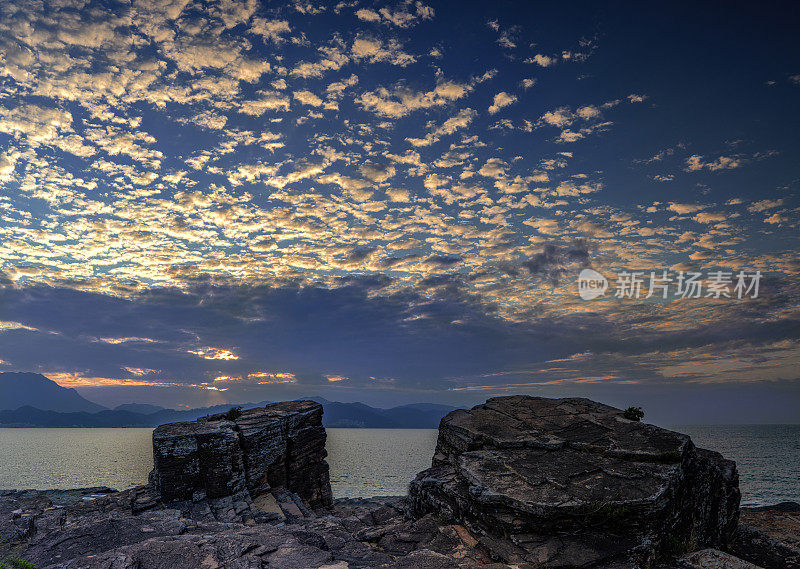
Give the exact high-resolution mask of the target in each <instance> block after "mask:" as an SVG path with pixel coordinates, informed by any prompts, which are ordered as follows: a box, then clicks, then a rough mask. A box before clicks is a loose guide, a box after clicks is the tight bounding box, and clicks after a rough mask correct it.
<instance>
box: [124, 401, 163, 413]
mask: <svg viewBox="0 0 800 569" xmlns="http://www.w3.org/2000/svg"><path fill="white" fill-rule="evenodd" d="M165 409H166V407H160V406H158V405H148V404H147V403H125V404H123V405H117V406H116V407H114V411H130V412H131V413H141V414H142V415H150V414H151V413H157V412H159V411H164V410H165Z"/></svg>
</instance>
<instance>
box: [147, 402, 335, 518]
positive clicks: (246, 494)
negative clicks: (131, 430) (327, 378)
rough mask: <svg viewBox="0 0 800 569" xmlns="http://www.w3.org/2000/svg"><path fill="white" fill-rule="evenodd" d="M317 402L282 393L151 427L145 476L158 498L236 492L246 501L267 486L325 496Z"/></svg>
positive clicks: (321, 500) (311, 499)
mask: <svg viewBox="0 0 800 569" xmlns="http://www.w3.org/2000/svg"><path fill="white" fill-rule="evenodd" d="M325 439H326V435H325V429H324V428H323V427H322V406H321V405H320V404H318V403H315V402H313V401H287V402H284V403H273V404H270V405H267V406H266V407H263V408H257V409H249V410H247V411H243V412H242V413H241V415H240V416H238V417H236V418H234V419H229V418H228V417H227V416H226V415H225V414H219V415H211V416H208V417H204V418H201V419H199V420H197V421H190V422H185V423H169V424H166V425H161V426H160V427H158V428H157V429H155V431H153V462H154V468H153V472H152V473H151V475H150V481H151V483H152V484H153V486H154V487H155V488H156V490H157V491H158V492H159V494H160V496H161V498H162V500H164V502H167V503H170V502H176V501H186V500H192V501H195V502H197V501H199V500H203V499H206V498H207V499H219V498H225V497H229V496H232V497H236V498H238V499H239V500H240V501H245V502H247V503H251V502H252V500H253V498H256V497H257V496H258V495H260V494H262V493H265V492H269V491H270V490H271V489H272V488H274V487H279V488H285V489H287V490H289V491H291V492H294V493H297V494H298V495H299V496H300V497H302V498H303V499H304V500H305V501H306V502H308V504H309V505H311V506H312V507H327V506H330V504H331V501H332V496H331V488H330V480H329V476H328V463H327V462H325V457H326V456H327V453H326V451H325Z"/></svg>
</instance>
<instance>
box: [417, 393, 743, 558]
mask: <svg viewBox="0 0 800 569" xmlns="http://www.w3.org/2000/svg"><path fill="white" fill-rule="evenodd" d="M739 497H740V496H739V487H738V474H737V472H736V465H735V463H734V462H732V461H729V460H726V459H724V458H723V457H722V456H721V455H719V454H717V453H714V452H710V451H706V450H702V449H697V448H696V447H695V446H694V445H693V444H692V442H691V440H690V439H689V437H687V436H686V435H682V434H679V433H675V432H672V431H668V430H666V429H661V428H658V427H655V426H653V425H648V424H644V423H640V422H637V421H630V420H627V419H625V418H624V417H623V414H622V411H620V410H619V409H615V408H613V407H609V406H607V405H603V404H600V403H596V402H594V401H590V400H588V399H574V398H573V399H545V398H539V397H528V396H511V397H498V398H493V399H489V400H488V401H487V402H486V403H484V404H482V405H478V406H476V407H474V408H473V409H471V410H458V411H454V412H452V413H450V414H449V415H448V416H447V417H445V418H444V419H443V420H442V423H441V426H440V428H439V439H438V443H437V448H436V454H435V456H434V459H433V465H432V467H431V468H430V469H428V470H426V471H423V472H421V473H420V474H419V475H418V476H417V477H416V479H415V480H414V481H413V482H412V484H411V488H410V496H409V500H410V511H411V513H412V514H414V515H417V516H420V515H425V514H428V513H431V512H435V513H437V514H438V515H439V516H441V517H443V519H446V520H449V521H451V522H452V523H459V524H463V525H465V526H466V527H469V528H470V529H471V530H472V531H473V532H474V533H475V534H477V535H480V536H482V540H483V543H484V544H485V546H486V547H487V548H488V549H490V550H492V551H493V553H494V555H495V557H496V558H498V559H500V560H502V561H505V562H508V563H534V564H537V566H545V567H547V566H552V567H562V566H567V565H568V560H576V559H578V558H580V559H581V562H580V563H578V562H577V561H572V562H573V563H574V564H575V565H576V566H581V565H582V564H583V565H585V566H591V565H592V564H599V563H607V562H614V561H624V562H628V561H630V562H634V563H640V564H644V565H646V564H651V563H654V562H657V561H659V560H661V559H664V558H666V557H669V556H673V555H675V554H677V553H681V552H685V551H692V550H695V549H698V548H700V547H726V546H727V544H728V543H729V541H730V539H731V536H732V535H733V532H734V530H735V528H736V525H737V521H738V515H739Z"/></svg>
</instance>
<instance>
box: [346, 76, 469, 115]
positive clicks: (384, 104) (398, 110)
mask: <svg viewBox="0 0 800 569" xmlns="http://www.w3.org/2000/svg"><path fill="white" fill-rule="evenodd" d="M470 91H472V87H471V86H470V85H468V84H464V83H458V82H456V81H447V80H444V81H440V82H439V83H438V84H437V85H436V87H434V89H433V90H431V91H427V92H421V91H413V90H411V89H409V88H407V87H403V86H400V85H397V86H395V87H394V88H393V89H391V90H389V89H387V88H386V87H379V88H378V89H375V90H374V91H367V92H365V93H363V94H362V95H361V96H360V97H359V98H358V99H357V102H358V103H359V104H360V105H361V106H362V107H363V108H364V109H365V110H367V111H371V112H373V113H375V114H377V115H380V116H384V117H388V118H400V117H404V116H406V115H409V114H411V113H412V112H414V111H418V110H421V109H430V108H432V107H441V106H444V105H448V104H450V103H452V102H454V101H457V100H458V99H461V98H462V97H464V96H465V95H467V94H468V93H469V92H470Z"/></svg>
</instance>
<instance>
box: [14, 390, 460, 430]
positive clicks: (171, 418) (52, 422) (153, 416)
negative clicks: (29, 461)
mask: <svg viewBox="0 0 800 569" xmlns="http://www.w3.org/2000/svg"><path fill="white" fill-rule="evenodd" d="M307 399H313V400H315V401H317V402H319V403H321V404H322V406H323V408H324V409H325V413H324V415H323V425H324V426H325V427H328V428H337V427H351V428H373V429H399V428H405V429H435V428H436V427H438V426H439V421H440V420H441V418H442V417H444V416H445V415H446V414H447V413H449V412H450V411H452V410H453V409H455V407H449V406H447V405H435V404H428V403H421V404H414V405H403V406H401V407H394V408H393V409H378V408H376V407H370V406H369V405H365V404H363V403H339V402H336V401H328V400H326V399H322V398H321V397H309V398H307ZM266 404H267V402H266V401H263V402H260V403H246V404H243V405H242V407H243V408H245V409H250V408H253V407H263V406H264V405H266ZM149 407H154V408H156V409H159V408H158V407H157V406H154V405H139V404H126V405H120V406H119V407H117V408H116V409H114V410H113V411H112V410H108V409H106V410H103V411H100V412H97V413H87V412H70V413H60V412H56V411H48V410H42V409H37V408H35V407H32V406H30V405H27V406H23V407H20V408H18V409H15V410H5V411H0V425H2V426H5V427H9V426H14V427H155V426H157V425H162V424H164V423H173V422H177V421H192V420H194V419H197V418H198V417H203V416H205V415H213V414H215V413H220V412H223V411H227V410H228V409H230V408H231V405H217V406H215V407H205V408H201V409H188V410H181V411H177V410H175V409H159V410H157V411H155V412H153V413H141V412H136V411H135V409H137V408H140V409H144V410H148V408H149Z"/></svg>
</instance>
